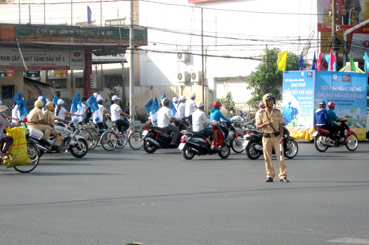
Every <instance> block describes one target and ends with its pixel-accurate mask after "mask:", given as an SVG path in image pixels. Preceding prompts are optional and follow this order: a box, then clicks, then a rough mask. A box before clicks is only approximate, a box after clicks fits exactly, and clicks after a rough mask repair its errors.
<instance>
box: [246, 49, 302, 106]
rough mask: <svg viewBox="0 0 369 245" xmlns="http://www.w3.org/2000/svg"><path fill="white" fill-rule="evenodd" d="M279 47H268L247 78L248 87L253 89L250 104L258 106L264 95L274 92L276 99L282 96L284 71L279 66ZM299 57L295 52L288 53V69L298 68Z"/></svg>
mask: <svg viewBox="0 0 369 245" xmlns="http://www.w3.org/2000/svg"><path fill="white" fill-rule="evenodd" d="M279 52H280V50H279V49H277V48H274V49H266V50H265V54H264V55H263V58H262V59H263V61H262V62H261V63H260V64H259V65H258V66H257V67H256V70H255V71H254V72H252V73H251V75H250V76H248V77H247V78H246V82H247V83H248V86H247V88H248V89H251V90H252V92H251V95H252V97H251V99H250V100H249V101H248V104H249V105H251V106H257V105H258V104H259V102H260V101H261V100H262V98H263V95H264V94H266V93H272V94H273V95H274V96H275V97H276V99H280V98H281V92H280V89H281V88H282V83H283V71H279V70H278V67H277V59H278V53H279ZM297 61H298V57H297V56H296V55H295V54H293V53H288V55H287V67H286V70H287V71H291V70H298V64H297Z"/></svg>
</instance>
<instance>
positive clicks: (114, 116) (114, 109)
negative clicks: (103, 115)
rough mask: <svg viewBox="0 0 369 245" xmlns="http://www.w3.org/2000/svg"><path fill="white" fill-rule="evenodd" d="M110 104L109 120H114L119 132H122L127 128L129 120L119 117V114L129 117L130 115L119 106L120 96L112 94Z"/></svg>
mask: <svg viewBox="0 0 369 245" xmlns="http://www.w3.org/2000/svg"><path fill="white" fill-rule="evenodd" d="M111 100H112V103H113V104H112V105H111V106H110V114H111V121H112V122H114V123H115V124H116V125H117V127H118V130H119V132H120V133H122V134H123V133H124V132H125V131H126V130H127V129H128V128H129V122H128V121H127V120H123V119H121V118H120V115H122V116H125V117H128V118H131V116H130V115H128V114H127V113H125V112H124V111H123V110H122V109H121V108H120V106H119V101H120V98H119V97H118V96H116V95H114V96H113V97H112V98H111Z"/></svg>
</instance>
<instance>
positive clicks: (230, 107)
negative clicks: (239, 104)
mask: <svg viewBox="0 0 369 245" xmlns="http://www.w3.org/2000/svg"><path fill="white" fill-rule="evenodd" d="M217 100H218V101H220V102H221V103H222V105H223V107H224V108H225V109H226V110H227V111H228V112H230V111H235V109H234V101H233V98H232V93H231V92H228V93H227V95H226V97H225V98H218V99H217Z"/></svg>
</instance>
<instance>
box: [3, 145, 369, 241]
mask: <svg viewBox="0 0 369 245" xmlns="http://www.w3.org/2000/svg"><path fill="white" fill-rule="evenodd" d="M299 146H300V152H299V155H298V156H297V157H296V158H295V159H293V160H288V161H287V170H288V178H289V179H290V180H291V182H290V183H279V182H274V183H265V182H264V179H265V169H264V161H263V160H262V159H259V160H256V161H251V160H248V159H247V158H246V155H245V154H234V153H233V154H231V155H230V157H229V159H227V160H220V158H219V157H218V156H217V155H213V156H201V157H195V158H194V159H193V160H191V161H187V160H184V159H183V157H182V155H181V154H180V152H178V151H176V150H160V151H158V152H156V153H154V154H147V153H144V152H143V151H132V150H129V149H123V150H121V151H119V152H118V151H115V152H113V153H107V152H105V151H103V150H101V149H98V150H94V151H92V152H90V153H89V154H88V155H87V156H86V157H85V158H84V159H75V158H74V157H72V156H71V155H68V154H55V155H46V156H44V157H43V158H42V160H41V162H40V165H39V167H38V168H37V169H36V170H35V171H34V172H33V173H31V174H19V173H17V172H16V171H14V170H13V169H6V168H4V167H2V168H0V185H1V189H0V193H1V195H0V232H1V235H0V244H89V245H91V244H127V243H129V242H141V243H143V244H145V245H148V244H155V245H156V244H158V245H159V244H160V245H162V244H164V245H167V244H168V245H169V244H170V245H171V244H176V245H182V244H183V245H184V244H186V245H189V244H212V245H218V244H219V245H220V244H222V245H223V244H328V245H329V244H369V233H368V231H369V177H368V176H369V167H368V166H369V161H368V160H369V154H368V153H369V144H367V143H363V144H361V145H360V146H359V148H358V150H357V151H356V152H354V153H351V152H348V151H347V150H346V149H345V148H339V149H329V150H328V152H326V153H318V152H317V151H316V150H315V149H314V147H313V145H312V144H307V143H303V144H299Z"/></svg>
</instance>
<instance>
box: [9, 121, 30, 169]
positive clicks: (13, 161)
mask: <svg viewBox="0 0 369 245" xmlns="http://www.w3.org/2000/svg"><path fill="white" fill-rule="evenodd" d="M6 133H7V134H8V135H9V136H10V137H12V138H13V144H12V145H11V146H10V148H9V151H8V152H9V153H10V154H11V155H10V158H6V159H4V163H5V164H6V165H7V166H8V168H12V167H14V166H19V165H26V164H31V159H29V157H28V153H27V139H26V129H25V128H18V127H14V128H7V129H6Z"/></svg>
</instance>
